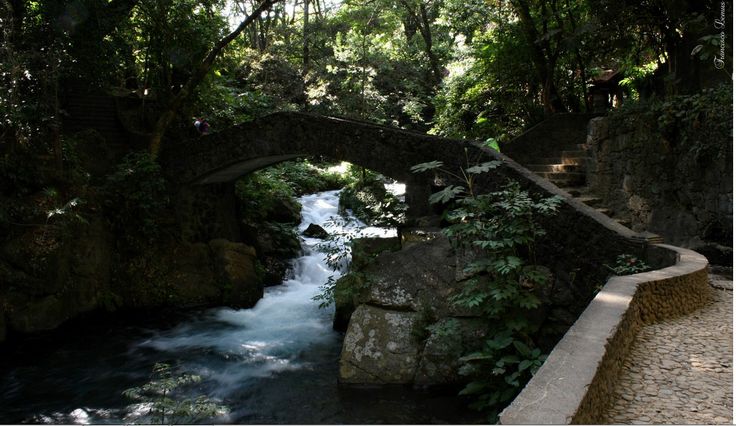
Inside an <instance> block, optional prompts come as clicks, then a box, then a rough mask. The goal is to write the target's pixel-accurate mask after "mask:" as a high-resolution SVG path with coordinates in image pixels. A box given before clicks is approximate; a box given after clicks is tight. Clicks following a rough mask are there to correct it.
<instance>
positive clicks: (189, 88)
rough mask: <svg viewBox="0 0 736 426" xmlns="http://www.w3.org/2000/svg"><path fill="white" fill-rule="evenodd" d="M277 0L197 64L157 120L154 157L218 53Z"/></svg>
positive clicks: (260, 7)
mask: <svg viewBox="0 0 736 426" xmlns="http://www.w3.org/2000/svg"><path fill="white" fill-rule="evenodd" d="M277 1H279V0H264V1H263V2H262V3H261V4H260V5H258V7H256V8H255V9H254V10H253V11H252V12H251V13H250V15H248V16H247V17H246V18H245V19H244V20H243V21H242V22H241V23H240V25H238V27H237V28H235V30H233V31H232V32H230V33H229V34H227V35H226V36H225V37H223V38H221V39H220V40H218V41H217V42H216V43H215V45H214V46H213V47H212V49H211V50H210V51H209V52H208V53H207V55H206V56H205V57H204V58H203V59H202V61H201V62H200V63H199V65H197V67H196V68H195V69H194V71H193V72H192V74H191V76H190V77H189V79H188V80H187V81H186V82H185V83H184V85H183V86H182V88H181V89H180V90H179V92H178V93H177V94H176V95H175V96H174V97H173V98H172V99H171V100H170V101H169V102H168V103H167V105H166V106H165V107H164V110H163V112H162V113H161V115H160V116H159V118H158V120H157V121H156V124H155V126H154V129H153V134H152V135H151V140H150V151H151V154H152V155H153V156H154V157H156V156H158V153H159V150H160V149H161V141H162V139H163V136H164V134H165V133H166V130H167V129H168V127H169V125H171V123H172V122H173V120H174V118H175V117H176V113H177V111H179V109H180V108H181V106H182V104H183V103H184V102H185V101H186V100H187V98H189V96H190V95H191V94H192V92H193V90H194V89H195V88H196V87H197V86H198V85H199V84H200V83H201V82H202V81H203V80H204V78H205V76H206V75H207V73H208V72H209V71H210V69H211V68H212V65H213V64H214V62H215V59H217V57H218V55H220V53H221V52H222V51H223V49H224V48H225V47H226V46H227V45H228V44H230V42H231V41H233V40H235V38H237V37H238V36H239V35H240V34H241V33H242V32H243V30H245V28H246V27H248V26H249V25H250V24H251V23H253V21H255V20H256V19H257V18H258V17H259V16H260V15H261V13H263V12H264V11H266V10H268V9H270V8H271V6H273V5H274V4H275V3H276V2H277Z"/></svg>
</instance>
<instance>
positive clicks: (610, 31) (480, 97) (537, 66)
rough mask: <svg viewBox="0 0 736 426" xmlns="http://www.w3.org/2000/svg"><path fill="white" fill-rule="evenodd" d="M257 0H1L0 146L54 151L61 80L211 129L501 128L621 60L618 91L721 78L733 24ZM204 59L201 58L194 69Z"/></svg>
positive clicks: (584, 12) (715, 12) (579, 12)
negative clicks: (314, 121) (320, 119)
mask: <svg viewBox="0 0 736 426" xmlns="http://www.w3.org/2000/svg"><path fill="white" fill-rule="evenodd" d="M258 6H259V4H258V3H256V2H253V1H232V0H231V1H224V0H223V1H216V0H201V1H200V0H167V1H149V0H115V1H110V2H103V1H95V0H72V1H19V0H4V1H3V2H2V7H1V8H0V22H2V40H1V41H2V45H1V49H0V55H1V57H2V60H1V61H0V67H1V68H0V78H2V83H3V90H2V95H0V114H1V117H2V118H1V121H0V126H1V127H0V129H1V131H2V133H1V134H2V141H3V144H4V146H5V147H7V146H9V145H14V146H18V145H28V144H41V145H44V146H45V148H44V149H46V150H47V151H49V153H52V154H53V155H54V156H55V157H56V161H57V165H59V166H60V165H61V157H62V156H63V154H62V151H63V141H62V140H61V139H62V138H61V137H60V136H59V128H60V123H61V120H62V119H63V115H64V105H63V99H64V96H66V95H68V94H69V93H74V92H79V91H85V90H88V89H90V88H93V87H100V88H111V87H116V88H122V89H126V90H128V91H130V92H131V93H135V94H136V95H137V96H138V97H139V99H140V102H141V104H144V103H145V102H149V104H150V105H149V106H152V107H153V110H154V111H153V112H152V115H153V117H152V118H151V119H150V120H149V121H148V122H145V121H144V122H143V123H139V127H140V131H141V132H142V133H145V134H151V133H154V132H156V131H159V130H160V129H159V128H157V127H156V126H157V124H159V123H156V119H157V118H159V117H158V116H159V115H161V114H162V113H163V112H165V111H167V110H168V109H171V108H172V107H174V108H173V109H174V110H175V113H176V114H177V120H174V121H175V122H178V123H182V122H183V123H188V124H191V121H193V120H191V119H190V118H191V117H193V116H195V115H196V116H205V117H206V118H207V119H208V120H209V122H210V124H211V126H212V128H213V129H215V130H216V129H218V128H224V127H226V126H229V125H231V124H233V123H238V122H242V121H246V120H249V119H252V118H254V117H257V116H260V115H263V114H266V113H268V112H272V111H276V110H306V111H310V112H314V113H319V114H328V115H339V116H348V117H353V118H360V119H364V120H370V121H375V122H379V123H383V124H389V125H395V126H400V127H403V128H407V129H414V130H419V131H428V132H430V133H435V134H438V135H443V136H451V137H459V138H474V139H482V140H486V139H489V138H494V139H496V140H500V141H504V140H507V139H509V138H510V137H512V136H514V135H517V134H519V133H520V132H521V131H522V130H523V129H525V128H528V127H529V126H531V125H533V124H535V123H536V122H539V121H541V120H542V119H543V117H544V115H545V114H549V113H555V112H563V111H570V112H581V111H590V110H591V109H592V105H591V99H590V96H589V93H588V88H589V86H590V84H591V82H592V81H593V80H594V79H596V78H599V77H601V76H603V75H604V72H605V71H606V70H613V71H618V72H619V75H620V76H621V78H622V82H621V85H622V86H623V88H624V89H625V91H626V94H625V99H626V101H625V103H628V102H631V101H636V100H638V99H641V98H651V97H659V98H664V97H668V96H674V95H687V94H693V93H695V92H697V91H698V90H700V89H701V88H703V87H707V86H714V85H715V84H717V83H718V82H723V81H728V80H729V79H730V78H729V70H730V69H731V63H730V55H729V54H728V53H729V52H730V44H728V41H729V40H728V37H727V38H726V40H725V41H726V45H725V46H724V48H725V50H726V53H727V54H726V55H725V57H723V58H722V55H721V52H720V50H721V37H720V33H721V28H717V27H719V26H729V28H725V31H726V34H730V31H729V29H730V16H731V10H730V8H731V6H730V3H723V4H722V3H720V2H717V1H706V2H696V3H693V2H686V1H679V0H664V1H661V0H656V1H654V0H653V1H644V2H640V1H619V2H610V1H601V0H513V1H505V0H502V1H496V0H471V1H463V2H460V1H456V0H373V1H368V2H363V1H360V2H357V1H345V2H335V3H333V2H325V1H321V0H294V1H289V0H285V1H278V2H276V1H267V2H265V3H264V4H262V5H261V6H262V7H261V8H260V9H259V8H258ZM269 6H270V8H268V7H269ZM722 7H723V8H724V10H722ZM262 9H265V10H264V11H263V12H262V13H253V14H252V15H253V16H251V18H253V19H252V22H248V24H247V25H246V26H245V28H244V31H243V33H242V35H241V36H238V37H235V38H234V39H233V40H232V41H231V42H229V44H228V45H226V46H224V49H223V50H222V51H221V52H220V51H217V52H215V53H219V55H217V57H216V60H214V61H212V60H211V59H214V57H213V58H208V57H207V55H208V53H211V50H212V49H213V46H217V44H216V43H217V42H218V41H220V42H222V39H223V37H225V36H226V35H227V34H228V33H230V31H231V30H232V29H234V28H235V27H236V26H237V24H238V23H240V22H241V20H242V19H243V18H244V17H245V16H248V14H251V13H252V12H253V11H258V12H260V11H261V10H262ZM722 15H723V16H725V17H726V19H725V22H724V23H723V25H720V24H719V22H720V19H722V18H721V16H722ZM721 59H723V61H725V62H723V63H720V66H719V61H721ZM714 61H715V62H714ZM203 63H204V65H205V71H206V74H204V75H201V76H199V75H198V74H201V73H200V68H201V65H202V64H203ZM609 73H610V71H609ZM192 79H194V80H195V81H193V83H194V84H190V85H189V86H188V85H187V83H188V82H190V80H192ZM190 83H192V82H190ZM182 91H186V92H187V93H185V96H184V101H183V102H182V99H177V95H180V94H181V92H182ZM190 92H191V93H190ZM179 98H180V97H179Z"/></svg>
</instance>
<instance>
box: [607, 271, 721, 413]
mask: <svg viewBox="0 0 736 426" xmlns="http://www.w3.org/2000/svg"><path fill="white" fill-rule="evenodd" d="M709 281H710V283H711V286H712V287H713V297H712V300H711V301H710V303H709V304H708V305H706V306H705V307H703V308H701V309H699V310H697V311H695V312H692V313H690V314H688V315H685V316H682V317H678V318H674V319H669V320H665V321H662V322H658V323H655V324H650V325H646V326H644V327H643V328H642V329H641V331H640V332H639V334H638V335H637V337H636V340H635V341H634V344H633V346H632V349H631V352H630V353H629V356H628V357H627V359H626V361H625V362H624V365H623V369H622V370H621V376H620V377H619V380H618V383H617V385H616V389H615V393H614V396H613V398H612V403H611V406H610V407H609V409H608V412H607V413H606V416H605V423H615V424H730V423H732V420H733V417H732V409H733V394H732V380H733V362H732V360H733V351H732V320H731V319H732V312H733V305H732V296H733V294H732V282H733V279H732V278H730V277H729V278H727V277H724V276H721V275H714V274H711V275H710V276H709Z"/></svg>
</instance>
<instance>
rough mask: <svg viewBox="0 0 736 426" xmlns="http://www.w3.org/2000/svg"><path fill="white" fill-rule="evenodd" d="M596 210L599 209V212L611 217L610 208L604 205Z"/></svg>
mask: <svg viewBox="0 0 736 426" xmlns="http://www.w3.org/2000/svg"><path fill="white" fill-rule="evenodd" d="M596 210H597V211H599V212H601V213H603V214H604V215H606V216H608V217H611V213H612V212H611V209H607V208H605V207H599V208H597V209H596Z"/></svg>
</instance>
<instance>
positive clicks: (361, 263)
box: [350, 237, 401, 271]
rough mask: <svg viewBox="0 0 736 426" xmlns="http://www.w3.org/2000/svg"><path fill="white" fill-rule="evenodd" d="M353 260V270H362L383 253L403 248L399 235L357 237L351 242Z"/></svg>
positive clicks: (351, 263)
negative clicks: (389, 236)
mask: <svg viewBox="0 0 736 426" xmlns="http://www.w3.org/2000/svg"><path fill="white" fill-rule="evenodd" d="M350 247H351V253H352V260H351V262H350V270H351V271H361V270H363V269H364V268H365V267H366V266H368V265H369V264H370V263H371V262H373V260H374V259H375V258H376V256H378V255H379V254H381V253H384V252H391V251H397V250H399V249H401V243H400V242H399V238H398V237H393V238H355V239H353V240H352V242H351V243H350Z"/></svg>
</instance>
